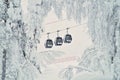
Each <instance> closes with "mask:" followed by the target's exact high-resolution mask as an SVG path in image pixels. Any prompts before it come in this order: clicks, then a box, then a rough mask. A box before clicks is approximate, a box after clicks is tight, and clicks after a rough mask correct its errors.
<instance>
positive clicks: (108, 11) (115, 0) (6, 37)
mask: <svg viewBox="0 0 120 80" xmlns="http://www.w3.org/2000/svg"><path fill="white" fill-rule="evenodd" d="M27 4H28V5H27V7H26V9H27V15H23V12H24V9H23V8H22V6H23V5H21V0H0V61H1V63H2V64H1V63H0V64H1V65H0V75H1V79H2V80H16V79H17V76H18V71H19V70H18V69H19V68H20V67H21V64H22V63H23V62H24V61H25V59H26V58H28V59H29V60H32V59H34V56H30V55H33V54H35V53H37V50H38V48H37V44H39V43H40V40H39V39H40V33H41V32H42V31H43V30H44V28H43V27H42V26H41V24H42V22H43V21H44V17H45V16H46V15H47V14H48V13H49V11H50V10H51V8H53V9H54V11H55V13H56V15H57V16H58V18H60V17H61V16H62V10H63V9H64V10H65V11H66V13H67V17H68V19H70V18H73V19H74V20H75V21H76V22H79V23H80V22H81V17H84V18H87V19H88V28H89V32H90V35H91V37H92V40H93V43H94V48H93V51H94V50H95V51H94V52H95V53H94V52H93V53H94V54H95V56H91V57H94V58H90V59H89V61H90V62H91V64H87V65H86V66H88V65H90V67H91V68H92V69H94V70H102V71H103V72H104V73H105V74H108V73H109V72H112V73H113V80H119V79H120V77H119V76H120V68H119V67H120V64H119V63H120V43H119V42H120V0H27ZM88 53H89V50H88ZM92 55H93V54H92ZM88 56H89V55H88ZM85 62H86V61H85ZM94 63H96V64H95V65H92V64H94ZM98 63H99V64H98ZM84 64H85V63H84ZM99 65H100V67H98V68H96V66H99ZM28 72H29V70H28ZM31 75H32V74H31ZM24 80H27V78H26V79H24ZM31 80H32V78H31Z"/></svg>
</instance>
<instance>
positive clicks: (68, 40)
mask: <svg viewBox="0 0 120 80" xmlns="http://www.w3.org/2000/svg"><path fill="white" fill-rule="evenodd" d="M71 41H72V36H71V35H70V34H66V35H65V39H64V43H71Z"/></svg>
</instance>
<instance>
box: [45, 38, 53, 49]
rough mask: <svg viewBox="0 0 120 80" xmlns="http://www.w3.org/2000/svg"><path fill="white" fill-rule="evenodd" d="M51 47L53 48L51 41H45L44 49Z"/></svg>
mask: <svg viewBox="0 0 120 80" xmlns="http://www.w3.org/2000/svg"><path fill="white" fill-rule="evenodd" d="M52 47H53V41H52V39H47V40H46V43H45V48H52Z"/></svg>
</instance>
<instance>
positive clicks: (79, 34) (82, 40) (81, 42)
mask: <svg viewBox="0 0 120 80" xmlns="http://www.w3.org/2000/svg"><path fill="white" fill-rule="evenodd" d="M64 19H66V15H65V13H64V12H63V17H62V19H58V18H57V16H56V15H55V13H54V10H52V11H50V12H49V13H48V15H47V17H45V19H44V22H43V26H44V28H45V32H44V33H43V35H42V36H41V39H40V41H41V44H40V51H45V50H58V51H63V52H65V53H66V54H67V55H69V56H70V55H74V56H78V55H79V56H81V55H82V54H83V52H84V50H85V49H86V48H88V47H89V46H91V45H92V41H91V37H90V35H89V33H88V28H87V24H84V25H80V26H78V27H75V28H71V29H70V30H69V33H70V34H71V35H72V37H73V41H72V43H71V44H63V45H62V46H55V45H54V46H53V48H52V49H46V48H45V47H44V43H45V41H46V39H47V35H45V33H47V32H53V31H57V30H61V29H65V28H67V27H71V26H75V25H79V24H76V22H75V21H74V20H70V21H69V20H64ZM55 21H57V22H55ZM51 22H52V24H48V23H51ZM53 22H55V23H53ZM83 23H85V21H82V23H81V24H83ZM65 34H66V30H65V31H61V32H60V33H59V35H60V36H62V37H63V38H64V36H65ZM56 35H57V34H56V33H52V34H50V38H51V39H53V40H55V38H56Z"/></svg>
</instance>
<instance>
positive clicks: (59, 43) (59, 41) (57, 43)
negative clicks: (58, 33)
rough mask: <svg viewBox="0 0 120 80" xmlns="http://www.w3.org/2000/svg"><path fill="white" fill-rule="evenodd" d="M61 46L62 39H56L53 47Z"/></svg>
mask: <svg viewBox="0 0 120 80" xmlns="http://www.w3.org/2000/svg"><path fill="white" fill-rule="evenodd" d="M62 44H63V39H62V37H56V40H55V45H56V46H61V45H62Z"/></svg>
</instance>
